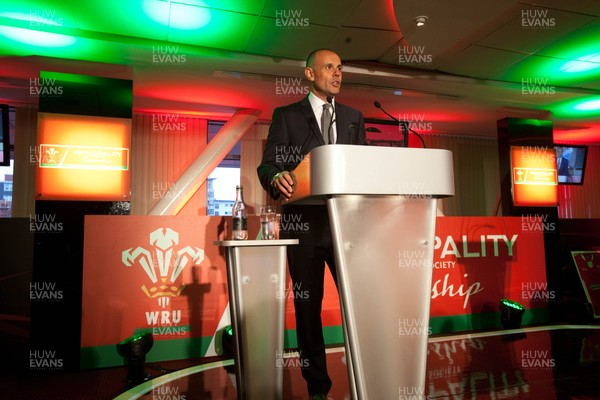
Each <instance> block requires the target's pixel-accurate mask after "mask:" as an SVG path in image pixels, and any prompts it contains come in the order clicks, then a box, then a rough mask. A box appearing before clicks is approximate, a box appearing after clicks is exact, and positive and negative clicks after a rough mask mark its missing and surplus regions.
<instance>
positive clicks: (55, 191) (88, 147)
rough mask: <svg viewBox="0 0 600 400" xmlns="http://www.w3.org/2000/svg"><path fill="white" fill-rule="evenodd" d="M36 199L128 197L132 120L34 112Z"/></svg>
mask: <svg viewBox="0 0 600 400" xmlns="http://www.w3.org/2000/svg"><path fill="white" fill-rule="evenodd" d="M37 128H38V132H37V133H38V135H37V140H38V143H37V152H38V165H37V168H36V185H35V186H36V199H37V200H92V201H129V199H130V188H129V182H130V156H129V152H130V148H131V120H130V119H128V118H109V117H96V116H85V115H71V114H54V113H44V112H40V113H38V126H37Z"/></svg>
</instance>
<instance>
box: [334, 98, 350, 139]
mask: <svg viewBox="0 0 600 400" xmlns="http://www.w3.org/2000/svg"><path fill="white" fill-rule="evenodd" d="M346 111H347V110H346V109H345V108H344V106H343V105H341V104H338V105H337V107H336V110H335V113H336V118H335V124H336V125H335V127H336V129H337V141H336V143H337V144H349V143H350V136H349V134H348V129H349V126H350V117H349V115H348V113H347V112H346Z"/></svg>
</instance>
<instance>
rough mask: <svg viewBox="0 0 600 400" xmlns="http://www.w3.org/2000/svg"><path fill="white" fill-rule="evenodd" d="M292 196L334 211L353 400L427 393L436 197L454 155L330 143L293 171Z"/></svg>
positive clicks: (444, 187)
mask: <svg viewBox="0 0 600 400" xmlns="http://www.w3.org/2000/svg"><path fill="white" fill-rule="evenodd" d="M294 173H295V175H296V179H297V182H298V184H297V189H296V193H295V196H294V197H293V198H292V200H291V201H292V202H296V203H298V204H319V203H321V204H323V203H326V204H327V207H328V210H329V217H330V221H331V230H332V235H333V242H334V247H335V255H336V263H337V275H338V287H339V291H340V303H341V305H342V316H343V321H344V335H345V340H346V343H345V346H346V359H347V362H348V374H349V382H350V390H351V394H352V398H353V399H360V400H367V399H369V400H370V399H398V398H400V399H403V398H405V399H408V398H423V399H424V398H425V373H426V361H427V339H428V333H429V305H430V299H431V281H432V271H433V250H434V238H435V220H436V214H437V198H440V197H445V196H453V195H454V178H453V167H452V153H451V152H450V151H448V150H439V149H412V148H396V147H374V146H373V147H372V146H349V145H329V146H320V147H317V148H315V149H313V150H312V151H311V152H310V153H309V155H308V156H307V158H306V159H305V161H303V162H302V163H300V165H299V166H298V168H296V170H295V171H294Z"/></svg>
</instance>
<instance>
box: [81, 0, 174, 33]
mask: <svg viewBox="0 0 600 400" xmlns="http://www.w3.org/2000/svg"><path fill="white" fill-rule="evenodd" d="M73 8H74V10H75V15H76V18H77V21H78V23H79V26H80V27H81V29H84V30H89V31H97V32H107V33H111V34H117V35H126V36H134V37H143V38H149V39H155V40H166V39H167V24H168V19H169V4H168V3H167V2H164V1H158V0H145V1H142V2H137V1H129V2H123V1H122V0H103V1H74V2H73Z"/></svg>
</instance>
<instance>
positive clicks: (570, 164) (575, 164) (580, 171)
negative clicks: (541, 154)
mask: <svg viewBox="0 0 600 400" xmlns="http://www.w3.org/2000/svg"><path fill="white" fill-rule="evenodd" d="M587 149H588V148H587V146H582V145H574V144H554V150H555V151H556V170H557V171H558V183H559V185H583V177H584V175H585V162H586V158H587Z"/></svg>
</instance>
